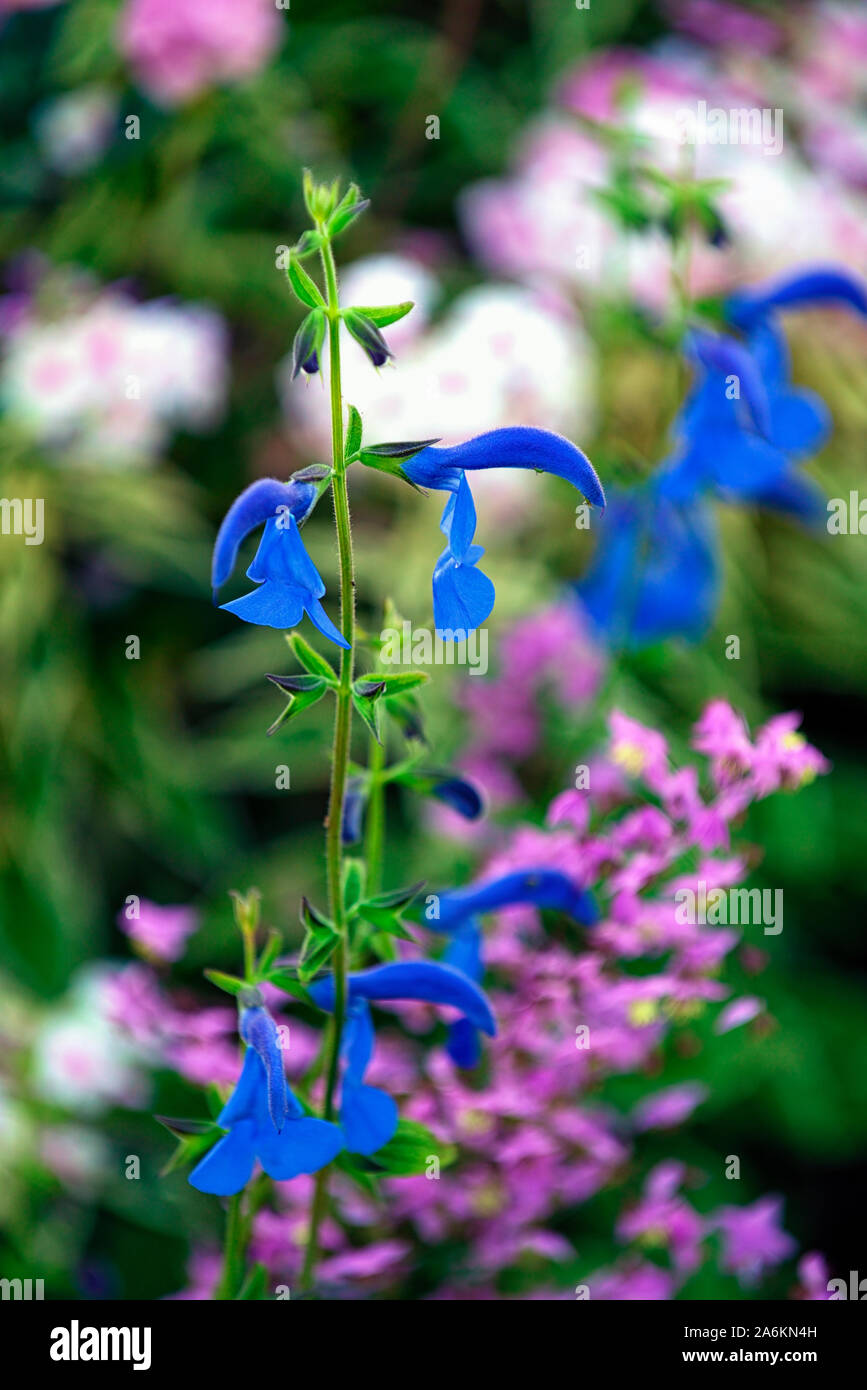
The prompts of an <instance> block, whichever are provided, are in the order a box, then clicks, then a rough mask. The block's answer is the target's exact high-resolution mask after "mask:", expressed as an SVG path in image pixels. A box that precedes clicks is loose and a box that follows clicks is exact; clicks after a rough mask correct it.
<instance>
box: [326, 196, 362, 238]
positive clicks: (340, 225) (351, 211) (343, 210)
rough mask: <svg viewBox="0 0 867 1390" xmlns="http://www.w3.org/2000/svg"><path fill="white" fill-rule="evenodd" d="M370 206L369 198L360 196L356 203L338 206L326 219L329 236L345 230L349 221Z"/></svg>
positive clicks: (353, 219)
mask: <svg viewBox="0 0 867 1390" xmlns="http://www.w3.org/2000/svg"><path fill="white" fill-rule="evenodd" d="M369 207H370V199H369V198H360V199H359V200H358V202H356V203H350V204H349V206H348V207H343V206H341V207H339V208H336V209H335V210H334V212H333V213H332V214H331V216H330V218H329V219H328V226H327V229H326V230H327V232H328V235H329V236H330V237H336V236H340V233H341V232H345V231H346V228H347V227H348V226H349V225H350V223H352V222H354V221H355V219H356V217H358V216H359V215H360V214H361V213H362V212H364V211H365V210H366V209H367V208H369Z"/></svg>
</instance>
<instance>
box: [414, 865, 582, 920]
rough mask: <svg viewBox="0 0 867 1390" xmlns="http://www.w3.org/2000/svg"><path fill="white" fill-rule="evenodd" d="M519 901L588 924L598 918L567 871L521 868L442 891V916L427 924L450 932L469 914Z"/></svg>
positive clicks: (439, 905) (508, 905)
mask: <svg viewBox="0 0 867 1390" xmlns="http://www.w3.org/2000/svg"><path fill="white" fill-rule="evenodd" d="M519 903H529V904H531V905H532V906H534V907H549V908H556V909H557V910H558V911H560V912H565V913H567V915H568V916H570V917H574V919H575V921H576V922H580V923H582V925H583V926H587V927H592V926H593V925H594V923H595V922H597V921H598V920H599V912H598V909H597V907H596V903H595V901H594V899H593V895H592V893H589V892H588V891H587V889H586V888H578V887H576V885H575V883H574V882H573V880H572V879H571V878H567V876H566V874H561V873H560V872H559V870H557V869H518V870H516V871H515V872H514V873H511V874H503V875H502V876H501V877H500V878H492V879H488V881H487V882H486V883H473V884H470V886H469V887H468V888H455V889H454V890H453V891H452V892H449V893H441V894H440V895H439V900H438V913H439V915H438V916H436V917H434V918H433V919H432V920H430V921H427V920H426V923H425V925H426V926H429V927H431V929H432V930H434V931H451V930H452V928H454V927H458V926H460V925H462V924H463V923H464V922H466V921H467V919H468V918H470V917H475V916H477V915H479V914H481V913H483V912H495V911H496V910H497V909H498V908H501V907H514V906H516V905H517V904H519Z"/></svg>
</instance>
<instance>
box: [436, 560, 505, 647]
mask: <svg viewBox="0 0 867 1390" xmlns="http://www.w3.org/2000/svg"><path fill="white" fill-rule="evenodd" d="M496 596H497V594H496V590H495V588H494V586H493V584H492V583H491V580H490V579H489V578H488V576H487V575H486V574H483V573H482V571H481V570H477V569H475V568H474V567H473V565H472V564H459V563H458V562H457V561H456V560H455V559H454V558H453V556H452V554H451V552H450V551H449V550H444V551H443V553H442V555H441V556H440V558H439V559H438V560H437V563H436V568H435V569H434V572H433V611H434V627H435V628H436V631H437V632H438V633H448V632H451V633H454V634H456V636H455V640H456V641H461V640H465V639H466V637H467V635H468V634H469V633H471V632H474V631H475V630H476V628H477V627H481V625H482V623H483V622H484V621H485V619H486V618H488V617H490V614H491V610H492V609H493V606H494V602H495V600H496Z"/></svg>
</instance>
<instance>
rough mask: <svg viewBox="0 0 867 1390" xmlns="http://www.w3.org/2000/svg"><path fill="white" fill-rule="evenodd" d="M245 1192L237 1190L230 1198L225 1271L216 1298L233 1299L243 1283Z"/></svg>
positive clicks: (221, 1276) (224, 1258)
mask: <svg viewBox="0 0 867 1390" xmlns="http://www.w3.org/2000/svg"><path fill="white" fill-rule="evenodd" d="M243 1200H244V1193H243V1192H236V1193H235V1196H234V1197H230V1198H229V1210H228V1213H227V1216H226V1241H225V1246H224V1253H223V1272H222V1274H221V1275H220V1282H219V1284H218V1285H217V1291H216V1293H215V1294H214V1297H215V1298H216V1299H223V1300H225V1299H233V1298H234V1297H235V1295H236V1294H237V1292H238V1290H239V1289H240V1287H241V1284H242V1283H243V1274H244V1247H245V1244H246V1242H245V1240H244V1221H243V1217H242V1211H241V1208H242V1203H243Z"/></svg>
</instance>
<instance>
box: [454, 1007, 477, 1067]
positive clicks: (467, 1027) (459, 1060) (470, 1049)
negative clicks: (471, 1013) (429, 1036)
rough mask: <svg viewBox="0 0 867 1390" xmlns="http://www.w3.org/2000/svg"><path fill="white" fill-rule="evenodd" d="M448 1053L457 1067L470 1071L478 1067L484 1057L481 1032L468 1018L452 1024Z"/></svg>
mask: <svg viewBox="0 0 867 1390" xmlns="http://www.w3.org/2000/svg"><path fill="white" fill-rule="evenodd" d="M446 1052H447V1053H448V1055H449V1057H451V1059H452V1061H453V1062H454V1064H455V1066H456V1067H463V1068H465V1069H467V1070H469V1069H470V1068H472V1067H475V1066H478V1063H479V1059H480V1057H481V1055H482V1046H481V1043H480V1042H479V1030H478V1029H477V1028H474V1027H473V1025H472V1023H470V1021H469V1019H468V1018H459V1019H458V1021H457V1023H452V1024H450V1026H449V1035H448V1041H447V1042H446Z"/></svg>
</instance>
